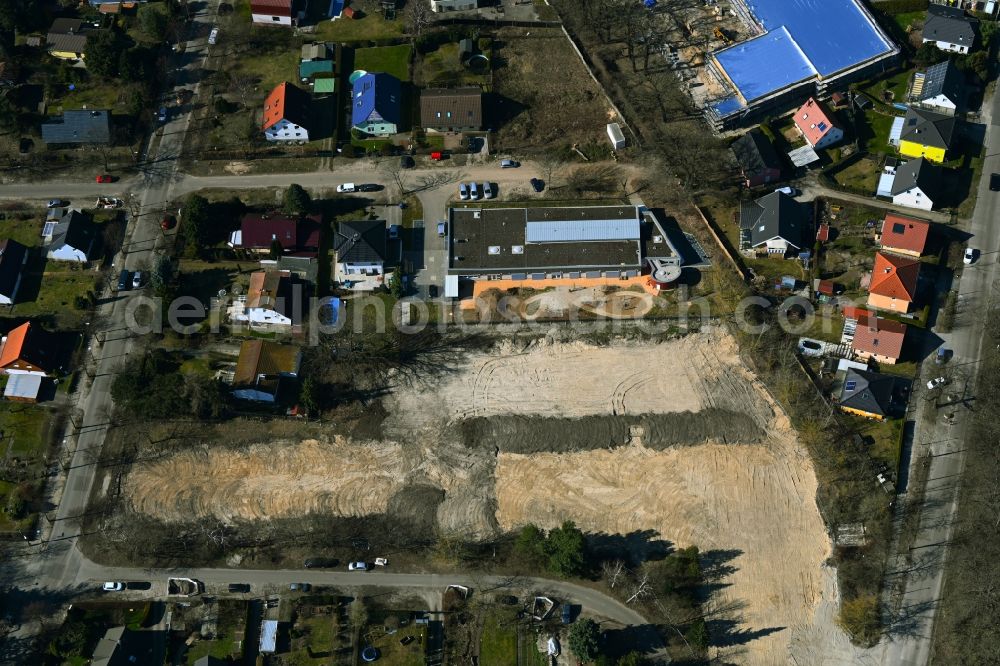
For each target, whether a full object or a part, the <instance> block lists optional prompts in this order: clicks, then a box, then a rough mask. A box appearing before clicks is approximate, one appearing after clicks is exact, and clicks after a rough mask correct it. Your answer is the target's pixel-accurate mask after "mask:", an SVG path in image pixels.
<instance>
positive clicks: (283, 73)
mask: <svg viewBox="0 0 1000 666" xmlns="http://www.w3.org/2000/svg"><path fill="white" fill-rule="evenodd" d="M233 60H234V65H233V69H232V72H231V73H232V75H233V76H239V75H249V76H252V77H254V78H255V79H256V81H257V83H256V86H255V88H256V91H255V92H254V93H253V98H254V99H252V100H248V103H249V105H250V106H253V107H256V105H257V103H256V101H255V100H259V101H263V99H264V98H265V97H267V96H268V95H269V94H270V92H271V91H272V90H273V89H274V88H275V86H277V85H278V84H279V83H282V82H284V81H289V82H298V80H299V79H298V66H299V48H298V46H295V48H288V49H281V48H279V49H275V50H274V51H271V52H268V53H250V52H247V53H241V54H239V55H238V56H235V57H234V58H233Z"/></svg>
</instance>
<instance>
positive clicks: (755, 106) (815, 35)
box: [706, 0, 899, 130]
mask: <svg viewBox="0 0 1000 666" xmlns="http://www.w3.org/2000/svg"><path fill="white" fill-rule="evenodd" d="M730 2H731V4H732V6H733V9H734V11H735V13H736V15H737V16H739V17H740V19H741V20H742V21H743V22H744V23H745V24H746V26H747V28H748V29H749V30H750V32H751V33H752V34H753V35H754V36H753V37H751V38H750V39H748V40H746V41H744V42H741V43H739V44H735V45H733V46H729V47H727V48H724V49H722V50H720V51H716V52H715V53H713V54H711V57H710V58H709V61H708V62H709V67H710V70H711V71H712V72H713V73H714V75H715V76H716V78H718V80H719V81H720V82H721V83H722V85H723V86H724V87H725V88H726V89H727V90H728V91H729V92H730V94H729V95H727V96H725V97H724V98H723V99H720V100H716V101H715V102H714V103H712V104H711V105H710V106H709V107H708V108H706V114H707V116H708V118H709V121H710V122H711V123H712V125H713V126H714V127H715V128H716V129H718V130H725V129H730V128H733V127H738V126H740V125H743V124H747V123H751V122H754V121H755V120H759V119H760V118H761V117H763V116H765V115H767V114H769V113H772V112H774V111H776V110H781V109H782V108H787V107H788V106H792V105H794V104H797V103H801V102H802V101H804V100H805V99H806V98H808V97H810V96H817V97H821V98H825V97H826V96H828V93H830V92H833V89H832V88H833V87H834V86H838V87H844V86H846V85H847V84H848V83H850V82H853V81H858V80H861V79H863V78H867V77H869V76H871V75H872V74H873V73H875V72H878V71H883V70H884V69H887V68H888V67H889V65H890V63H891V62H892V61H893V60H894V59H895V58H896V56H897V55H898V54H899V49H898V48H897V47H896V45H895V44H893V42H892V40H891V39H889V37H888V35H886V33H885V32H884V31H883V30H882V29H881V28H880V27H879V26H878V24H877V23H876V21H875V19H874V18H873V17H872V15H871V14H870V13H869V12H868V10H867V9H866V8H865V7H864V5H863V4H862V3H861V2H860V0H730Z"/></svg>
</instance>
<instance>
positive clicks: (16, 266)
mask: <svg viewBox="0 0 1000 666" xmlns="http://www.w3.org/2000/svg"><path fill="white" fill-rule="evenodd" d="M27 261H28V248H27V247H25V246H24V245H21V244H20V243H18V242H17V241H16V240H11V239H9V238H5V239H4V240H2V241H0V305H13V304H14V300H15V299H16V298H17V290H18V289H20V287H21V271H22V269H23V268H24V264H25V263H27Z"/></svg>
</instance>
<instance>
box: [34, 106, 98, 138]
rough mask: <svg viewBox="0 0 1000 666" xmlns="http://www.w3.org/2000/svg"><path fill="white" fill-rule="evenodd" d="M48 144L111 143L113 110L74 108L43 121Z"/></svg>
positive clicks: (43, 134)
mask: <svg viewBox="0 0 1000 666" xmlns="http://www.w3.org/2000/svg"><path fill="white" fill-rule="evenodd" d="M42 141H44V142H45V143H47V144H62V143H65V144H82V143H93V144H101V145H107V144H109V143H111V112H110V111H108V110H107V109H74V110H71V111H64V112H63V114H62V116H60V117H57V118H51V119H50V120H49V122H47V123H42Z"/></svg>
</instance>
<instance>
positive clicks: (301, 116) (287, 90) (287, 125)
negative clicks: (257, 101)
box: [261, 82, 311, 143]
mask: <svg viewBox="0 0 1000 666" xmlns="http://www.w3.org/2000/svg"><path fill="white" fill-rule="evenodd" d="M310 102H311V100H310V98H309V93H307V92H305V91H304V90H301V89H300V88H296V87H295V86H294V85H292V84H291V83H288V82H285V83H280V84H278V86H277V87H276V88H275V89H274V90H272V91H271V94H270V95H268V96H267V99H266V100H264V124H263V126H262V127H261V129H262V130H263V131H264V138H266V139H267V140H268V141H293V142H296V143H306V142H308V141H309V129H308V128H307V127H306V126H307V125H309V124H310V122H309V108H310Z"/></svg>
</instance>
